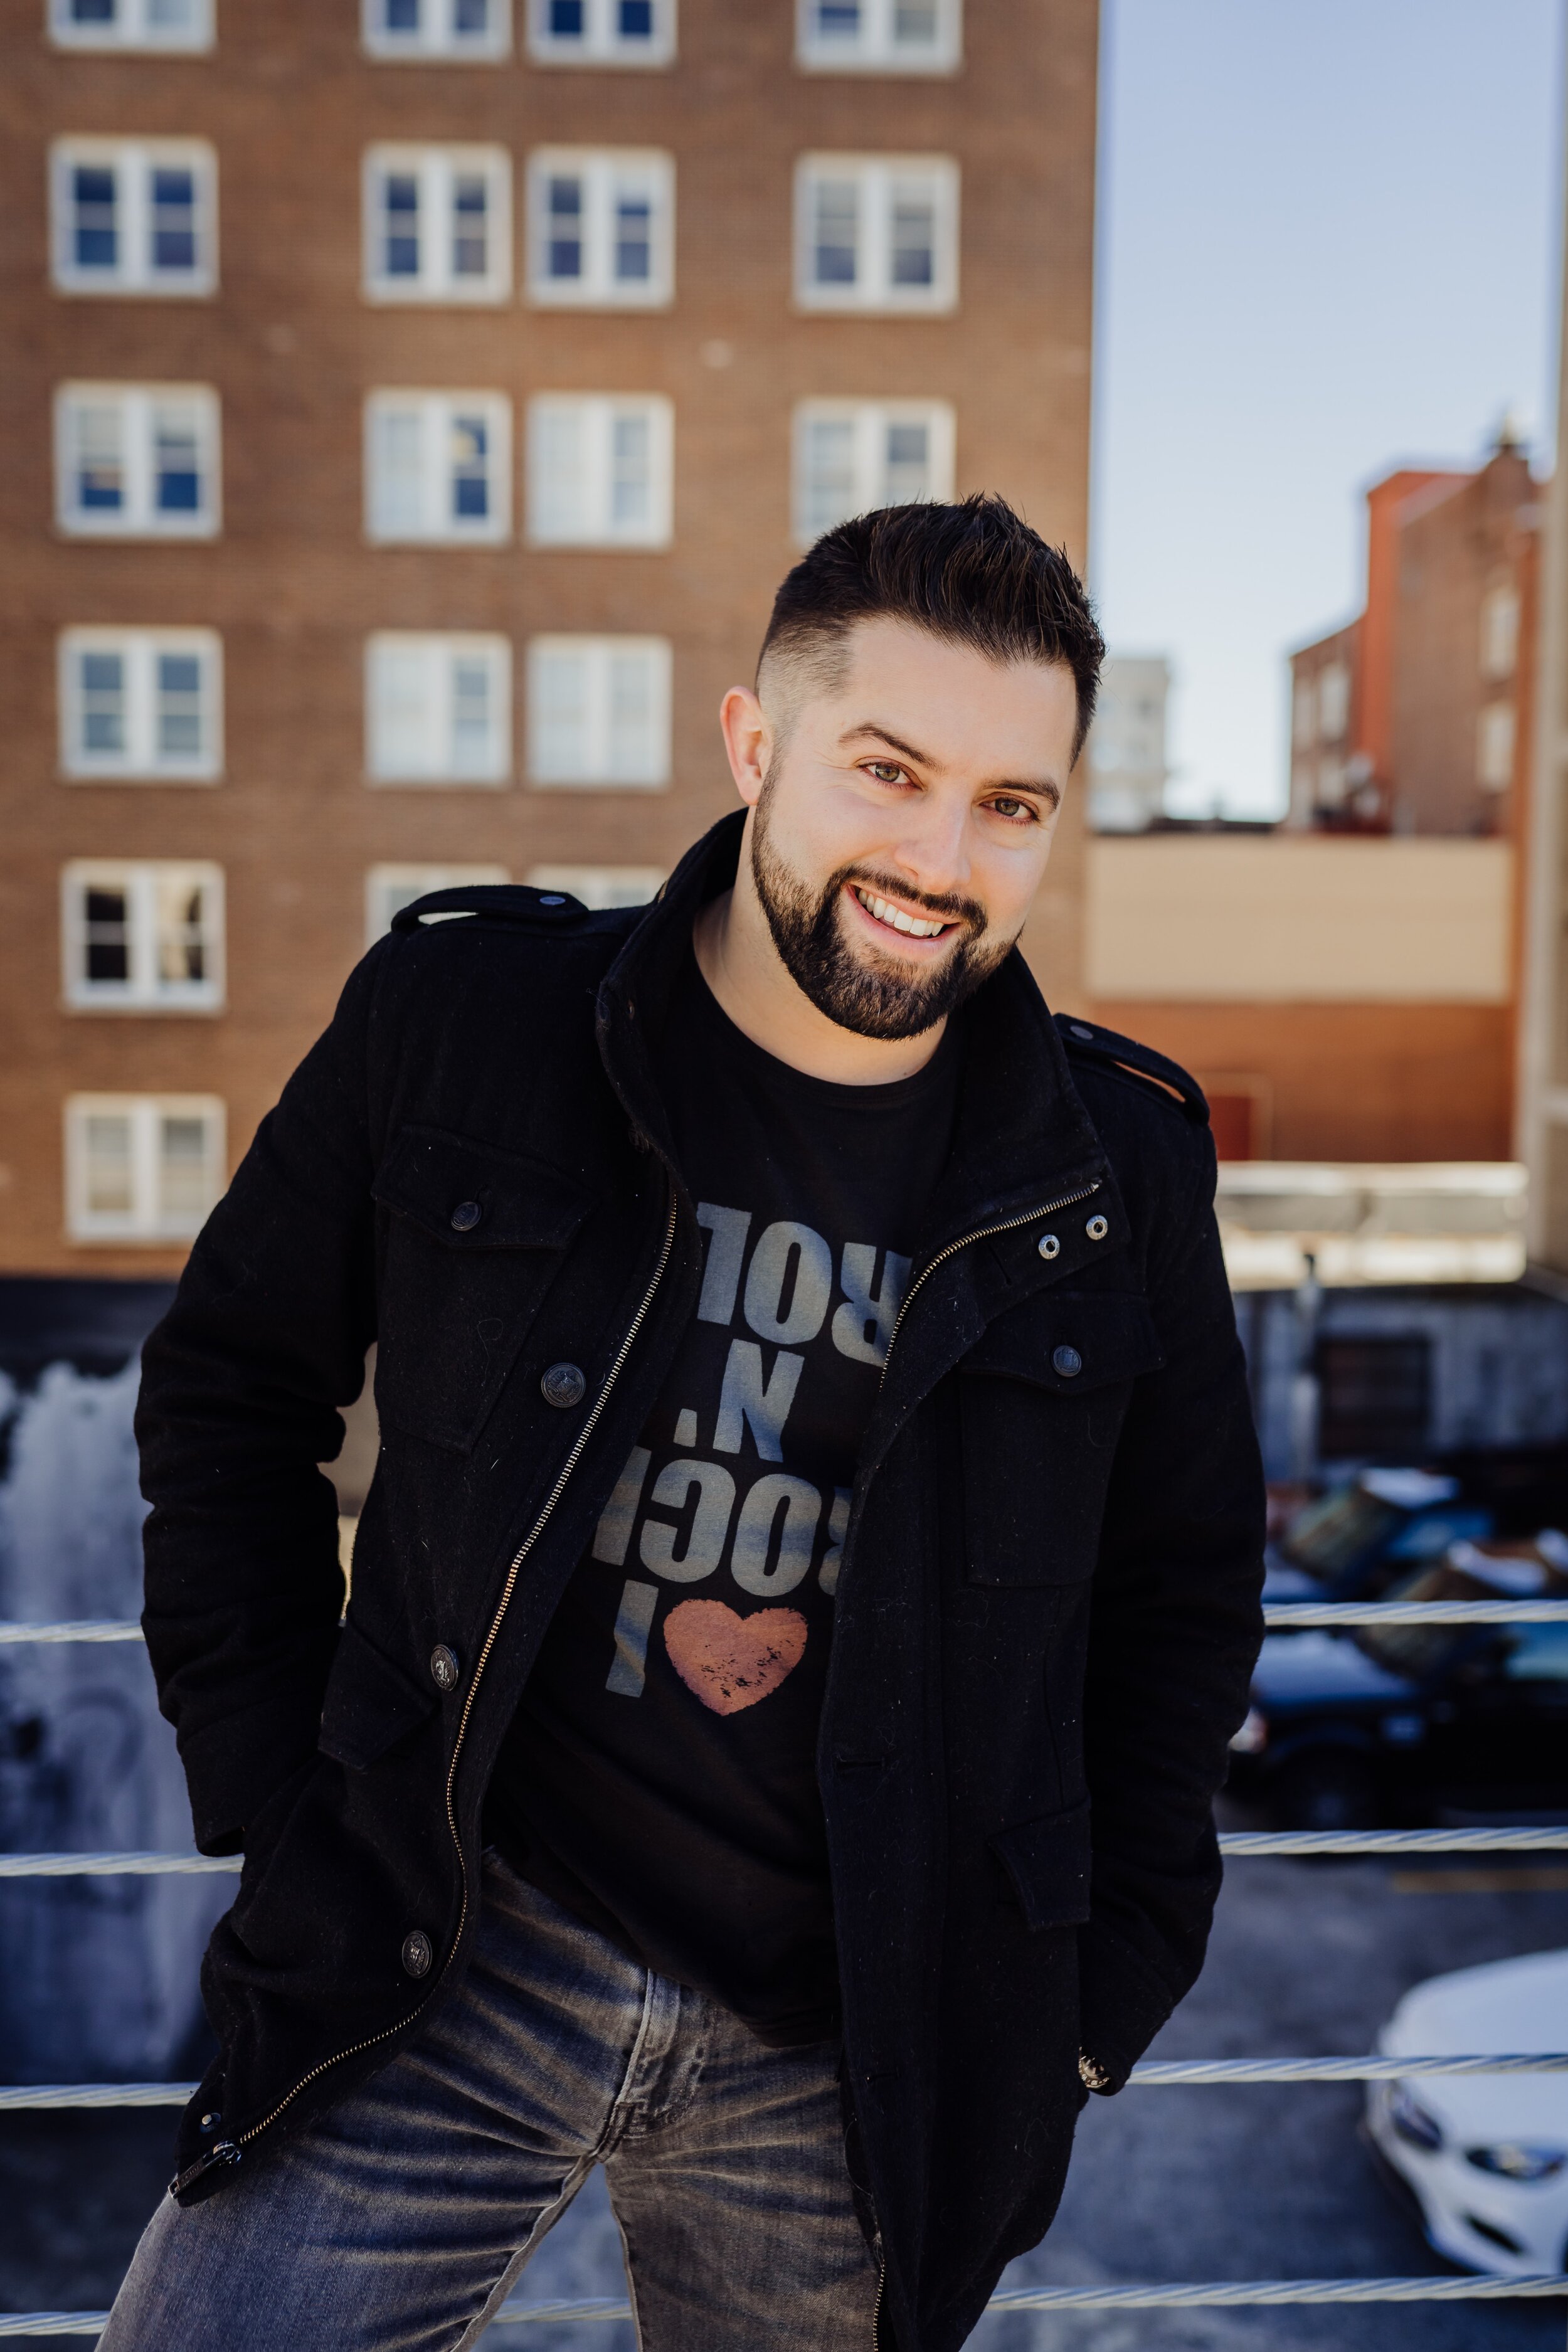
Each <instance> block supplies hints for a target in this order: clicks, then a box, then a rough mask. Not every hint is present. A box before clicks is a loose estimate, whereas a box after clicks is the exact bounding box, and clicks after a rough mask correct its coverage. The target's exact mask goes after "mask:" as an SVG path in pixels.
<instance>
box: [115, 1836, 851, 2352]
mask: <svg viewBox="0 0 1568 2352" xmlns="http://www.w3.org/2000/svg"><path fill="white" fill-rule="evenodd" d="M595 2164H603V2166H604V2168H605V2176H606V2179H607V2180H608V2183H609V2189H610V2199H611V2202H612V2204H613V2206H614V2208H615V2212H616V2221H618V2223H619V2225H620V2231H621V2237H622V2242H623V2243H624V2245H625V2247H626V2266H627V2270H628V2273H629V2274H630V2278H631V2289H632V2308H633V2311H634V2313H635V2315H636V2318H637V2336H638V2341H639V2343H640V2344H641V2345H642V2346H643V2347H646V2352H786V2347H787V2352H869V2347H870V2344H871V2331H872V2315H873V2310H874V2306H875V2303H876V2294H877V2273H876V2265H875V2263H874V2262H873V2260H872V2258H871V2255H870V2253H869V2252H868V2249H867V2245H866V2242H865V2239H864V2237H863V2236H862V2234H861V2231H860V2227H859V2224H858V2221H857V2220H856V2218H855V2211H854V2207H853V2203H852V2200H851V2197H850V2189H849V2180H848V2175H847V2170H846V2167H845V2157H844V2145H843V2133H842V2127H841V2123H840V2114H839V2097H838V2081H837V2050H836V2049H835V2048H834V2047H833V2046H832V2045H831V2044H825V2043H817V2044H816V2045H814V2046H813V2047H812V2048H810V2049H805V2050H770V2049H768V2048H766V2047H765V2046H764V2045H763V2043H762V2042H758V2041H757V2040H756V2038H755V2036H754V2035H752V2034H751V2033H749V2032H747V2030H746V2028H745V2027H744V2026H743V2025H742V2024H741V2023H740V2022H739V2021H738V2020H737V2019H735V2018H733V2017H731V2015H730V2013H729V2012H728V2011H726V2010H724V2009H722V2008H721V2007H720V2005H719V2004H718V2003H717V2002H716V2001H713V2000H709V1999H707V1998H706V1997H705V1996H704V1995H702V1994H700V1993H695V1992H691V1991H689V1990H687V1989H686V1988H685V1987H683V1986H680V1985H677V1984H672V1983H671V1982H670V1981H669V1980H668V1979H667V1978H664V1977H659V1976H655V1975H653V1974H652V1973H650V1971H648V1970H647V1969H643V1968H639V1967H638V1966H637V1964H636V1963H635V1962H633V1961H631V1960H628V1959H626V1958H625V1957H624V1956H623V1955H622V1954H621V1953H620V1952H618V1951H617V1950H616V1948H615V1947H614V1946H613V1945H611V1944H609V1943H606V1942H605V1939H604V1937H601V1936H597V1935H595V1934H594V1933H593V1932H592V1930H590V1929H589V1928H586V1927H581V1926H579V1924H578V1923H577V1921H576V1920H574V1919H572V1918H570V1917H568V1916H567V1915H566V1913H565V1912H563V1910H561V1909H560V1908H559V1907H558V1906H556V1905H555V1904H553V1903H552V1902H551V1901H550V1900H549V1898H548V1897H547V1896H545V1895H541V1894H540V1893H538V1892H537V1891H536V1890H535V1889H534V1888H533V1887H531V1886H528V1885H524V1883H523V1882H522V1881H521V1879H519V1878H518V1877H517V1876H516V1875H515V1874H513V1873H512V1872H511V1871H510V1870H508V1869H507V1868H506V1866H505V1865H504V1864H502V1863H500V1861H498V1860H497V1858H496V1857H495V1856H494V1855H487V1856H486V1863H485V1881H484V1895H483V1903H482V1908H481V1912H480V1918H479V1934H478V1937H477V1938H476V1941H475V1948H474V1956H473V1962H472V1966H471V1967H470V1969H469V1971H468V1978H467V1979H466V1980H465V1983H464V1985H463V1987H462V1990H460V1992H458V1994H457V1995H456V1996H455V1997H454V1999H453V2000H450V2001H448V2002H447V2005H446V2006H445V2008H443V2009H442V2010H441V2011H438V2012H437V2016H436V2017H435V2018H434V2019H433V2020H432V2021H431V2023H430V2025H429V2026H428V2028H427V2029H426V2031H425V2032H422V2033H420V2034H418V2035H417V2036H416V2038H415V2039H414V2040H412V2041H411V2042H407V2043H406V2044H405V2047H404V2048H403V2049H402V2050H401V2051H400V2052H399V2053H398V2054H397V2056H396V2057H395V2058H394V2059H393V2060H392V2061H391V2063H389V2064H388V2065H386V2066H385V2067H384V2068H383V2070H382V2072H381V2073H380V2074H377V2075H375V2076H374V2077H373V2079H372V2080H371V2081H370V2082H369V2083H367V2084H364V2085H363V2088H361V2089H359V2090H357V2091H353V2092H351V2093H349V2094H348V2095H347V2096H346V2097H344V2098H343V2099H342V2100H340V2101H339V2103H338V2104H337V2105H335V2106H333V2107H331V2108H329V2109H328V2111H327V2112H326V2113H325V2114H324V2115H323V2116H320V2117H318V2119H317V2120H316V2121H315V2122H314V2123H313V2124H311V2125H310V2127H309V2128H308V2129H307V2130H306V2131H304V2132H302V2133H301V2134H300V2137H298V2138H297V2139H293V2140H290V2141H287V2142H285V2143H283V2144H282V2145H281V2146H279V2147H278V2149H277V2150H276V2151H275V2152H274V2153H272V2154H270V2155H268V2156H267V2157H266V2158H263V2159H262V2160H260V2161H258V2163H257V2164H256V2165H255V2167H254V2169H252V2168H249V2167H244V2168H241V2169H240V2171H239V2172H238V2173H237V2175H236V2176H235V2178H234V2179H233V2180H232V2181H230V2182H229V2184H228V2185H227V2186H226V2188H224V2189H220V2190H219V2191H218V2193H217V2194H216V2196H214V2197H210V2198H208V2199H207V2200H206V2201H205V2203H203V2204H200V2205H195V2206H191V2207H189V2208H183V2207H181V2206H178V2205H176V2204H174V2201H173V2200H170V2199H165V2200H164V2201H163V2204H162V2205H161V2206H160V2207H159V2209H158V2210H157V2212H156V2213H155V2214H154V2215H153V2219H152V2221H150V2222H149V2223H148V2225H147V2230H146V2232H145V2234H144V2236H143V2237H142V2243H141V2245H140V2246H139V2247H138V2248H137V2251H136V2254H135V2257H134V2259H133V2261H132V2265H131V2269H130V2272H129V2273H128V2274H127V2277H126V2280H125V2284H124V2285H123V2286H122V2287H121V2290H120V2294H119V2296H118V2298H117V2300H116V2302H115V2305H114V2309H113V2311H112V2313H111V2314H110V2321H109V2326H108V2328H107V2330H106V2332H105V2334H104V2335H103V2336H102V2337H101V2338H100V2352H176V2347H177V2352H467V2347H468V2346H470V2345H473V2344H475V2343H477V2341H478V2340H479V2336H480V2335H481V2333H482V2332H483V2330H484V2328H485V2326H486V2325H487V2324H488V2322H489V2320H490V2319H491V2318H493V2316H494V2315H495V2313H496V2312H497V2311H498V2310H499V2309H500V2305H501V2303H502V2302H503V2301H504V2299H505V2297H506V2296H507V2295H508V2294H509V2293H510V2290H511V2288H512V2287H513V2285H514V2284H515V2283H516V2281H517V2279H518V2276H519V2274H520V2273H521V2271H522V2269H523V2266H524V2264H525V2263H527V2261H528V2258H529V2256H530V2255H531V2253H532V2252H534V2251H535V2249H536V2248H537V2247H538V2245H539V2244H540V2242H541V2241H542V2238H543V2237H544V2234H545V2232H546V2231H548V2230H549V2229H550V2227H551V2225H552V2222H554V2221H559V2219H560V2217H561V2215H562V2214H563V2212H564V2211H565V2210H566V2208H567V2206H568V2205H569V2204H570V2203H571V2201H572V2200H573V2198H574V2196H575V2195H576V2193H577V2191H578V2189H580V2188H581V2187H582V2186H583V2183H584V2180H585V2179H587V2177H588V2174H589V2172H590V2171H591V2170H592V2168H593V2167H594V2166H595ZM588 2332H589V2331H586V2330H585V2331H584V2352H591V2347H590V2346H589V2345H588V2343H587V2334H588ZM518 2342H519V2345H520V2346H521V2345H522V2344H523V2343H524V2338H523V2337H521V2336H520V2337H519V2338H518Z"/></svg>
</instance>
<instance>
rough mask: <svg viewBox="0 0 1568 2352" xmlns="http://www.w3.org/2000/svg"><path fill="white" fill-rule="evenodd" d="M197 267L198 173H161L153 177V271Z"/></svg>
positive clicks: (159, 171) (162, 171) (155, 173)
mask: <svg viewBox="0 0 1568 2352" xmlns="http://www.w3.org/2000/svg"><path fill="white" fill-rule="evenodd" d="M195 266H196V177H195V173H194V172H190V171H164V170H162V169H160V170H158V171H155V172H154V173H153V268H154V269H169V270H176V269H194V268H195Z"/></svg>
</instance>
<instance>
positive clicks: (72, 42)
mask: <svg viewBox="0 0 1568 2352" xmlns="http://www.w3.org/2000/svg"><path fill="white" fill-rule="evenodd" d="M46 14H47V23H48V28H49V38H50V40H51V41H52V42H53V43H54V46H55V47H56V48H57V49H156V50H160V51H162V52H163V53H164V54H165V55H169V54H173V55H176V56H185V57H191V56H195V55H198V54H200V53H202V52H203V51H205V50H208V49H210V48H211V47H213V0H191V24H190V26H188V27H186V26H174V27H172V28H170V27H165V26H160V25H159V24H157V23H156V22H155V21H154V18H153V5H152V0H118V5H117V8H116V12H115V16H116V21H115V22H114V23H113V24H112V25H77V24H73V23H72V21H71V11H70V0H46Z"/></svg>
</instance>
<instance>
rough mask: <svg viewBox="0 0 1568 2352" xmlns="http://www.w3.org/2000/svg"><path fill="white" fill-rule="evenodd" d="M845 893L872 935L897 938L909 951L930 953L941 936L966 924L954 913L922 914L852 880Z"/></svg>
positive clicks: (948, 936) (948, 935) (947, 935)
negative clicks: (947, 914)
mask: <svg viewBox="0 0 1568 2352" xmlns="http://www.w3.org/2000/svg"><path fill="white" fill-rule="evenodd" d="M845 895H846V896H847V898H850V899H851V900H853V902H854V904H855V906H856V908H858V912H859V913H860V915H861V916H862V917H863V919H865V921H866V923H867V924H868V926H869V928H870V930H871V931H872V933H873V935H876V934H879V935H880V937H881V939H882V940H884V941H891V940H897V941H898V944H899V946H900V948H902V949H903V950H905V952H906V953H907V952H908V951H909V950H910V949H913V950H914V951H915V952H916V953H917V954H919V955H922V956H928V955H930V954H931V950H933V949H934V948H935V947H937V946H938V945H939V944H940V942H941V941H942V940H945V939H948V938H951V937H952V934H953V933H954V932H956V931H959V930H962V929H963V928H964V926H963V924H962V923H961V922H957V921H955V920H953V919H952V918H951V917H948V918H944V917H942V916H941V915H930V914H921V913H919V912H917V911H916V910H915V909H914V908H910V907H904V906H900V904H899V902H898V900H897V899H896V898H885V897H884V896H883V894H882V892H881V891H879V890H873V889H871V888H870V887H868V885H867V884H864V883H860V882H851V883H850V884H849V885H848V886H847V890H846V894H845Z"/></svg>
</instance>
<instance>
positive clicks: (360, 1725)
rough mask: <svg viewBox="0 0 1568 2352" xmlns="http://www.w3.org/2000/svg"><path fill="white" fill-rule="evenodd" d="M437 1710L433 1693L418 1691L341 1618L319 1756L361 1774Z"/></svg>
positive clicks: (398, 1669) (327, 1693) (389, 1660)
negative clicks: (331, 1759)
mask: <svg viewBox="0 0 1568 2352" xmlns="http://www.w3.org/2000/svg"><path fill="white" fill-rule="evenodd" d="M438 1704H439V1701H438V1700H437V1695H436V1693H435V1692H434V1691H433V1690H421V1688H420V1687H419V1685H418V1684H417V1683H416V1682H415V1681H414V1680H413V1679H412V1678H411V1677H410V1676H409V1675H405V1673H404V1671H403V1669H402V1667H401V1666H395V1665H394V1664H393V1663H392V1660H391V1659H390V1658H389V1657H387V1656H386V1655H385V1654H384V1652H383V1651H381V1650H378V1649H377V1648H376V1646H375V1644H374V1642H370V1641H367V1640H366V1639H365V1636H364V1635H363V1633H361V1632H360V1631H359V1629H358V1628H357V1626H355V1624H354V1623H353V1620H352V1618H345V1620H344V1621H343V1623H342V1626H341V1627H340V1628H339V1631H338V1646H337V1649H336V1651H335V1652H334V1653H333V1656H332V1669H331V1674H330V1675H328V1676H327V1690H326V1696H325V1698H324V1700H323V1702H322V1706H321V1738H320V1739H319V1740H318V1741H317V1743H316V1745H317V1746H318V1748H320V1749H321V1753H322V1755H323V1756H331V1758H333V1759H334V1760H335V1761H336V1762H337V1763H339V1764H347V1765H348V1766H349V1767H350V1768H351V1769H353V1771H355V1772H363V1770H364V1769H365V1768H366V1766H367V1765H370V1764H374V1762H375V1760H376V1759H377V1757H378V1756H384V1755H385V1753H386V1751H387V1749H388V1748H391V1747H392V1746H393V1745H394V1744H395V1742H396V1741H397V1740H399V1739H403V1738H406V1737H407V1735H408V1733H409V1732H411V1731H416V1730H417V1729H418V1728H419V1726H420V1725H421V1724H422V1723H424V1722H426V1720H427V1719H428V1717H430V1716H431V1715H432V1714H433V1713H434V1711H435V1709H436V1707H437V1705H438Z"/></svg>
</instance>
